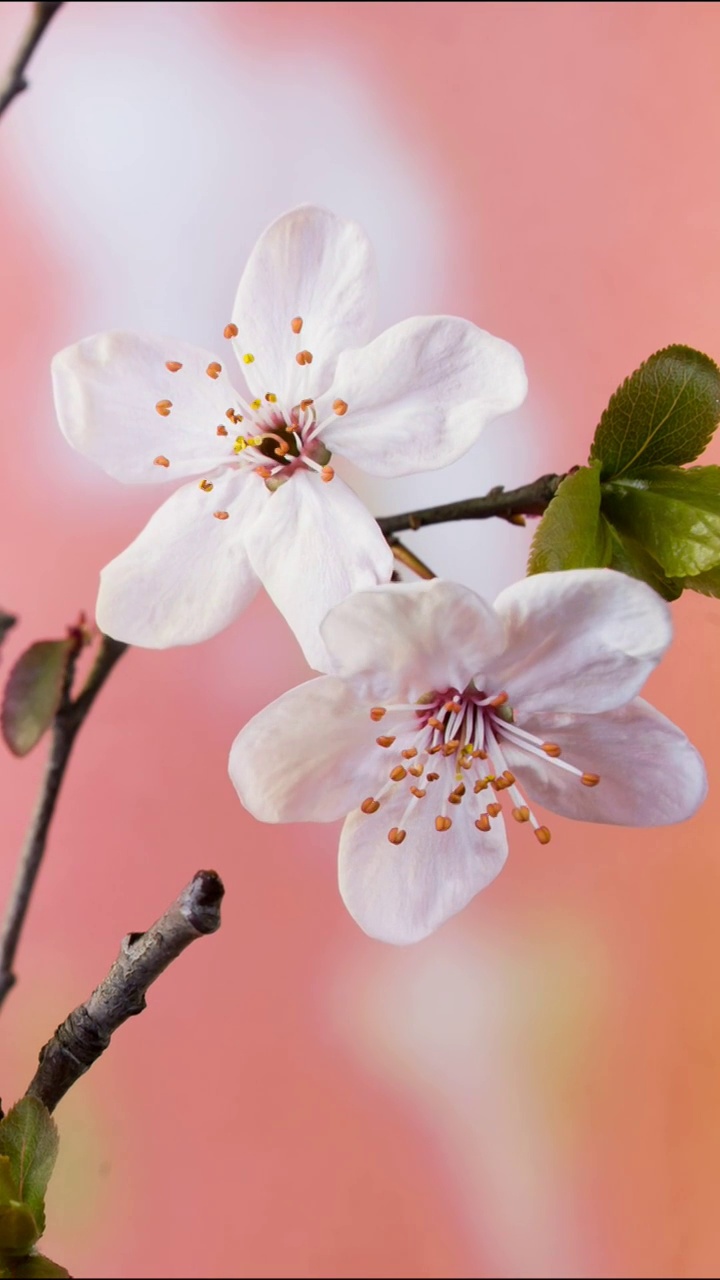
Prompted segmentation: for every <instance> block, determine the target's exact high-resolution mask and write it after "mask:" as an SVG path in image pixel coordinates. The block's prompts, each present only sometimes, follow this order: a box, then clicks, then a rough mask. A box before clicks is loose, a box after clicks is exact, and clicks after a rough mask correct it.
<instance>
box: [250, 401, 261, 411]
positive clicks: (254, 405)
mask: <svg viewBox="0 0 720 1280" xmlns="http://www.w3.org/2000/svg"><path fill="white" fill-rule="evenodd" d="M250 408H251V409H261V408H262V400H253V401H252V403H251V405H250Z"/></svg>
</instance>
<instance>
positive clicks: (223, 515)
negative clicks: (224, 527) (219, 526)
mask: <svg viewBox="0 0 720 1280" xmlns="http://www.w3.org/2000/svg"><path fill="white" fill-rule="evenodd" d="M229 514H230V512H229V511H213V515H214V517H215V519H216V520H227V518H228V516H229Z"/></svg>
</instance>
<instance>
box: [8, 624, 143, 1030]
mask: <svg viewBox="0 0 720 1280" xmlns="http://www.w3.org/2000/svg"><path fill="white" fill-rule="evenodd" d="M127 647H128V646H127V645H126V644H121V643H120V641H119V640H111V639H110V637H109V636H103V638H102V641H101V644H100V649H99V651H98V656H97V659H96V661H95V664H94V666H93V668H92V670H91V671H90V674H89V676H88V678H87V681H86V683H85V686H84V688H83V689H82V690H81V692H80V693H79V694H78V696H77V698H75V699H74V700H73V699H72V698H71V696H70V690H71V685H72V678H73V675H74V672H75V663H76V661H77V657H78V653H79V648H78V649H77V650H76V652H75V653H74V654H73V655H71V658H70V660H69V662H68V667H67V672H66V676H65V685H64V688H63V692H62V697H61V699H60V706H59V708H58V711H57V713H56V715H55V719H54V720H53V725H52V730H51V742H50V751H49V754H48V759H47V764H46V766H45V773H44V775H43V780H42V783H41V786H40V796H39V799H38V803H37V807H36V809H35V812H34V814H33V817H32V819H31V822H30V827H29V830H28V833H27V836H26V838H25V844H24V845H23V849H22V852H21V854H20V861H19V863H18V868H17V872H16V875H15V883H14V884H13V887H12V891H11V894H10V900H9V902H8V906H7V910H6V913H5V919H4V921H3V925H2V929H0V1006H2V1003H3V1001H4V1000H5V997H6V996H7V994H8V992H9V991H10V989H11V988H12V987H13V986H14V985H15V982H16V981H17V978H16V975H15V973H14V972H13V966H14V963H15V954H16V952H17V948H18V943H19V941H20V935H21V933H22V928H23V925H24V923H25V917H26V916H27V912H28V907H29V906H30V899H31V898H32V894H33V889H34V888H35V883H36V881H37V877H38V873H39V871H40V867H41V866H42V860H43V855H44V853H45V846H46V844H47V838H48V833H49V830H50V823H51V822H52V819H53V814H54V813H55V806H56V804H57V801H58V796H59V795H60V788H61V787H62V782H63V778H64V776H65V770H66V768H67V765H68V761H69V759H70V754H71V752H72V748H73V743H74V742H75V738H76V736H77V733H78V730H79V729H80V726H81V725H82V723H83V721H84V719H85V717H86V716H87V714H88V712H89V710H90V708H91V707H92V704H93V702H94V701H95V699H96V697H97V695H98V694H99V692H100V690H101V689H102V687H103V685H104V683H105V681H106V680H107V678H108V676H109V675H110V672H111V671H112V669H113V667H114V666H115V663H116V662H117V661H118V659H119V658H121V657H122V655H123V653H124V652H125V650H126V649H127Z"/></svg>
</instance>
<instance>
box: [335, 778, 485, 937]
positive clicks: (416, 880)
mask: <svg viewBox="0 0 720 1280" xmlns="http://www.w3.org/2000/svg"><path fill="white" fill-rule="evenodd" d="M434 785H436V786H440V785H441V783H439V782H438V783H436V784H434ZM407 801H408V796H407V793H406V792H405V790H404V789H403V790H402V791H398V794H397V795H396V796H394V797H393V799H392V800H391V801H390V802H389V803H386V804H381V806H380V808H379V810H378V811H377V812H376V813H373V814H365V813H362V812H361V811H360V810H356V811H355V812H354V813H351V814H350V817H349V818H348V820H347V822H346V823H345V826H344V827H343V830H342V835H341V837H340V857H339V879H340V893H341V894H342V897H343V901H344V902H345V906H346V907H347V909H348V911H349V912H350V914H351V916H352V917H353V919H354V920H356V921H357V923H358V924H359V925H360V927H361V929H364V930H365V932H366V933H368V934H369V935H370V937H371V938H379V939H380V940H381V941H382V942H393V943H396V944H398V945H404V944H406V943H410V942H419V941H420V939H421V938H425V937H427V935H428V934H430V933H432V932H433V931H434V930H435V929H437V928H438V927H439V926H440V925H441V924H443V923H444V922H445V921H446V920H448V919H449V918H450V916H454V915H455V914H456V913H457V912H458V911H462V909H463V907H465V906H467V904H468V902H470V900H471V899H472V898H474V897H475V894H476V893H479V892H480V890H481V889H484V888H485V887H486V886H487V885H488V884H490V881H491V880H494V879H495V876H496V875H497V874H498V872H499V871H501V870H502V868H503V865H504V863H505V859H506V858H507V836H506V833H505V828H504V825H503V822H502V818H500V819H499V820H497V821H495V822H494V823H493V825H492V827H491V829H490V831H488V832H481V831H478V830H477V828H476V826H475V822H474V817H475V813H474V810H473V809H472V807H471V806H470V805H469V804H467V803H464V804H461V805H458V806H456V807H455V810H454V812H453V825H452V828H451V829H450V830H449V831H443V832H439V831H437V830H436V829H435V817H436V816H437V813H438V809H437V806H436V805H434V804H433V801H432V799H431V798H430V795H429V794H428V795H427V796H426V797H425V799H424V800H419V801H417V803H416V806H415V809H414V811H413V812H412V814H411V815H408V816H407V817H406V818H404V814H405V811H406V808H407ZM401 823H402V824H403V826H404V828H405V830H406V831H407V835H406V838H405V840H404V842H403V843H402V844H400V845H394V844H391V843H390V841H389V840H388V831H389V830H391V828H392V827H395V826H399V825H400V824H401Z"/></svg>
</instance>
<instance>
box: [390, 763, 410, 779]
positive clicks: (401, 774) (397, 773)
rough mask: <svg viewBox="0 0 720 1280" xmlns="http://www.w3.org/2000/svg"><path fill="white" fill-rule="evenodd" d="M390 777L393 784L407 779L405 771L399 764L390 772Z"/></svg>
mask: <svg viewBox="0 0 720 1280" xmlns="http://www.w3.org/2000/svg"><path fill="white" fill-rule="evenodd" d="M390 777H391V778H392V780H393V782H402V780H403V778H407V769H405V768H403V766H402V765H401V764H398V765H396V766H395V768H394V769H392V770H391V771H390Z"/></svg>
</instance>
